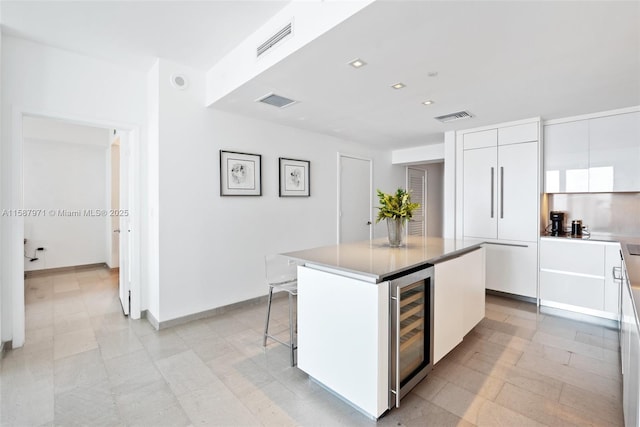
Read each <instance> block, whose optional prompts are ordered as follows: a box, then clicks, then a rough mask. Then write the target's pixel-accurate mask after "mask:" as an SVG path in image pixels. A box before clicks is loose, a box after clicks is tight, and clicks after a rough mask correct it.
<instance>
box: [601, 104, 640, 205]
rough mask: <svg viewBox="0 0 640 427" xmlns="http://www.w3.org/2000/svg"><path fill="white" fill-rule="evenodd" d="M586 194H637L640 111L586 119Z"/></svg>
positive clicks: (638, 184) (638, 181)
mask: <svg viewBox="0 0 640 427" xmlns="http://www.w3.org/2000/svg"><path fill="white" fill-rule="evenodd" d="M589 191H601V192H611V191H640V112H636V113H628V114H618V115H616V116H607V117H600V118H598V119H591V120H589Z"/></svg>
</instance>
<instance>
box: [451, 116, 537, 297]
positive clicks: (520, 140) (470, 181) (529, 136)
mask: <svg viewBox="0 0 640 427" xmlns="http://www.w3.org/2000/svg"><path fill="white" fill-rule="evenodd" d="M539 135H540V120H539V119H532V120H526V121H520V122H516V123H508V124H504V125H497V126H495V127H488V128H481V129H476V130H469V131H462V132H459V133H458V137H457V145H458V151H459V153H458V158H459V160H460V161H461V165H462V168H461V175H462V176H461V177H460V175H459V178H461V182H462V186H461V187H459V188H458V190H459V192H460V194H462V197H461V199H462V200H461V212H462V215H461V218H460V217H459V219H460V220H461V221H460V222H461V225H462V227H461V230H459V231H460V234H461V235H462V236H464V237H472V238H480V239H484V240H487V241H488V242H490V244H488V245H487V247H486V249H487V254H486V257H487V279H486V286H487V288H488V289H492V290H497V291H501V292H507V293H511V294H517V295H522V296H527V297H531V298H536V297H537V277H538V267H537V262H538V249H537V242H538V236H539V221H540V214H539V204H540V186H539V183H540V143H539Z"/></svg>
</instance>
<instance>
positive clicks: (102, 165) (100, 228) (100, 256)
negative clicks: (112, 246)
mask: <svg viewBox="0 0 640 427" xmlns="http://www.w3.org/2000/svg"><path fill="white" fill-rule="evenodd" d="M102 132H103V135H102V139H103V145H95V144H76V143H73V142H58V141H47V140H36V139H25V140H24V150H23V164H24V169H23V171H24V208H25V209H34V210H40V209H43V210H44V212H46V215H37V216H27V217H25V219H24V227H25V234H24V237H25V238H26V239H27V244H26V245H25V250H26V253H27V256H30V257H33V256H34V250H35V249H36V248H38V247H44V248H45V251H39V252H36V253H35V256H36V257H37V258H38V260H37V261H33V262H31V261H30V260H29V259H26V258H25V260H24V269H25V270H26V271H28V270H41V269H47V268H58V267H69V266H78V265H86V264H95V263H104V262H106V260H107V242H106V236H105V228H106V224H107V223H108V222H109V221H110V218H109V217H107V216H91V215H86V213H85V211H86V210H106V209H108V208H109V206H108V205H107V204H106V188H107V183H106V164H107V161H106V160H107V153H106V150H107V145H106V143H107V142H108V141H109V133H108V131H107V130H106V129H104V130H102ZM76 213H79V215H78V216H73V215H76Z"/></svg>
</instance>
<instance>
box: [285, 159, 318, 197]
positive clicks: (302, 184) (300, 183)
mask: <svg viewBox="0 0 640 427" xmlns="http://www.w3.org/2000/svg"><path fill="white" fill-rule="evenodd" d="M310 167H311V162H309V161H307V160H295V159H286V158H284V157H280V193H279V195H280V197H309V196H310V195H311V185H310V180H309V177H310V173H309V168H310Z"/></svg>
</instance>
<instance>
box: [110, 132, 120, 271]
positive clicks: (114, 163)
mask: <svg viewBox="0 0 640 427" xmlns="http://www.w3.org/2000/svg"><path fill="white" fill-rule="evenodd" d="M110 150H111V157H110V159H111V165H110V166H111V188H110V191H111V199H110V200H111V204H110V208H111V210H112V211H118V210H119V209H120V138H119V137H117V139H116V140H114V142H113V143H112V144H111V148H110ZM108 221H109V233H110V236H109V238H111V255H110V257H109V267H111V268H118V267H119V266H120V218H119V217H118V216H117V215H112V216H111V217H110V218H108Z"/></svg>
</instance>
